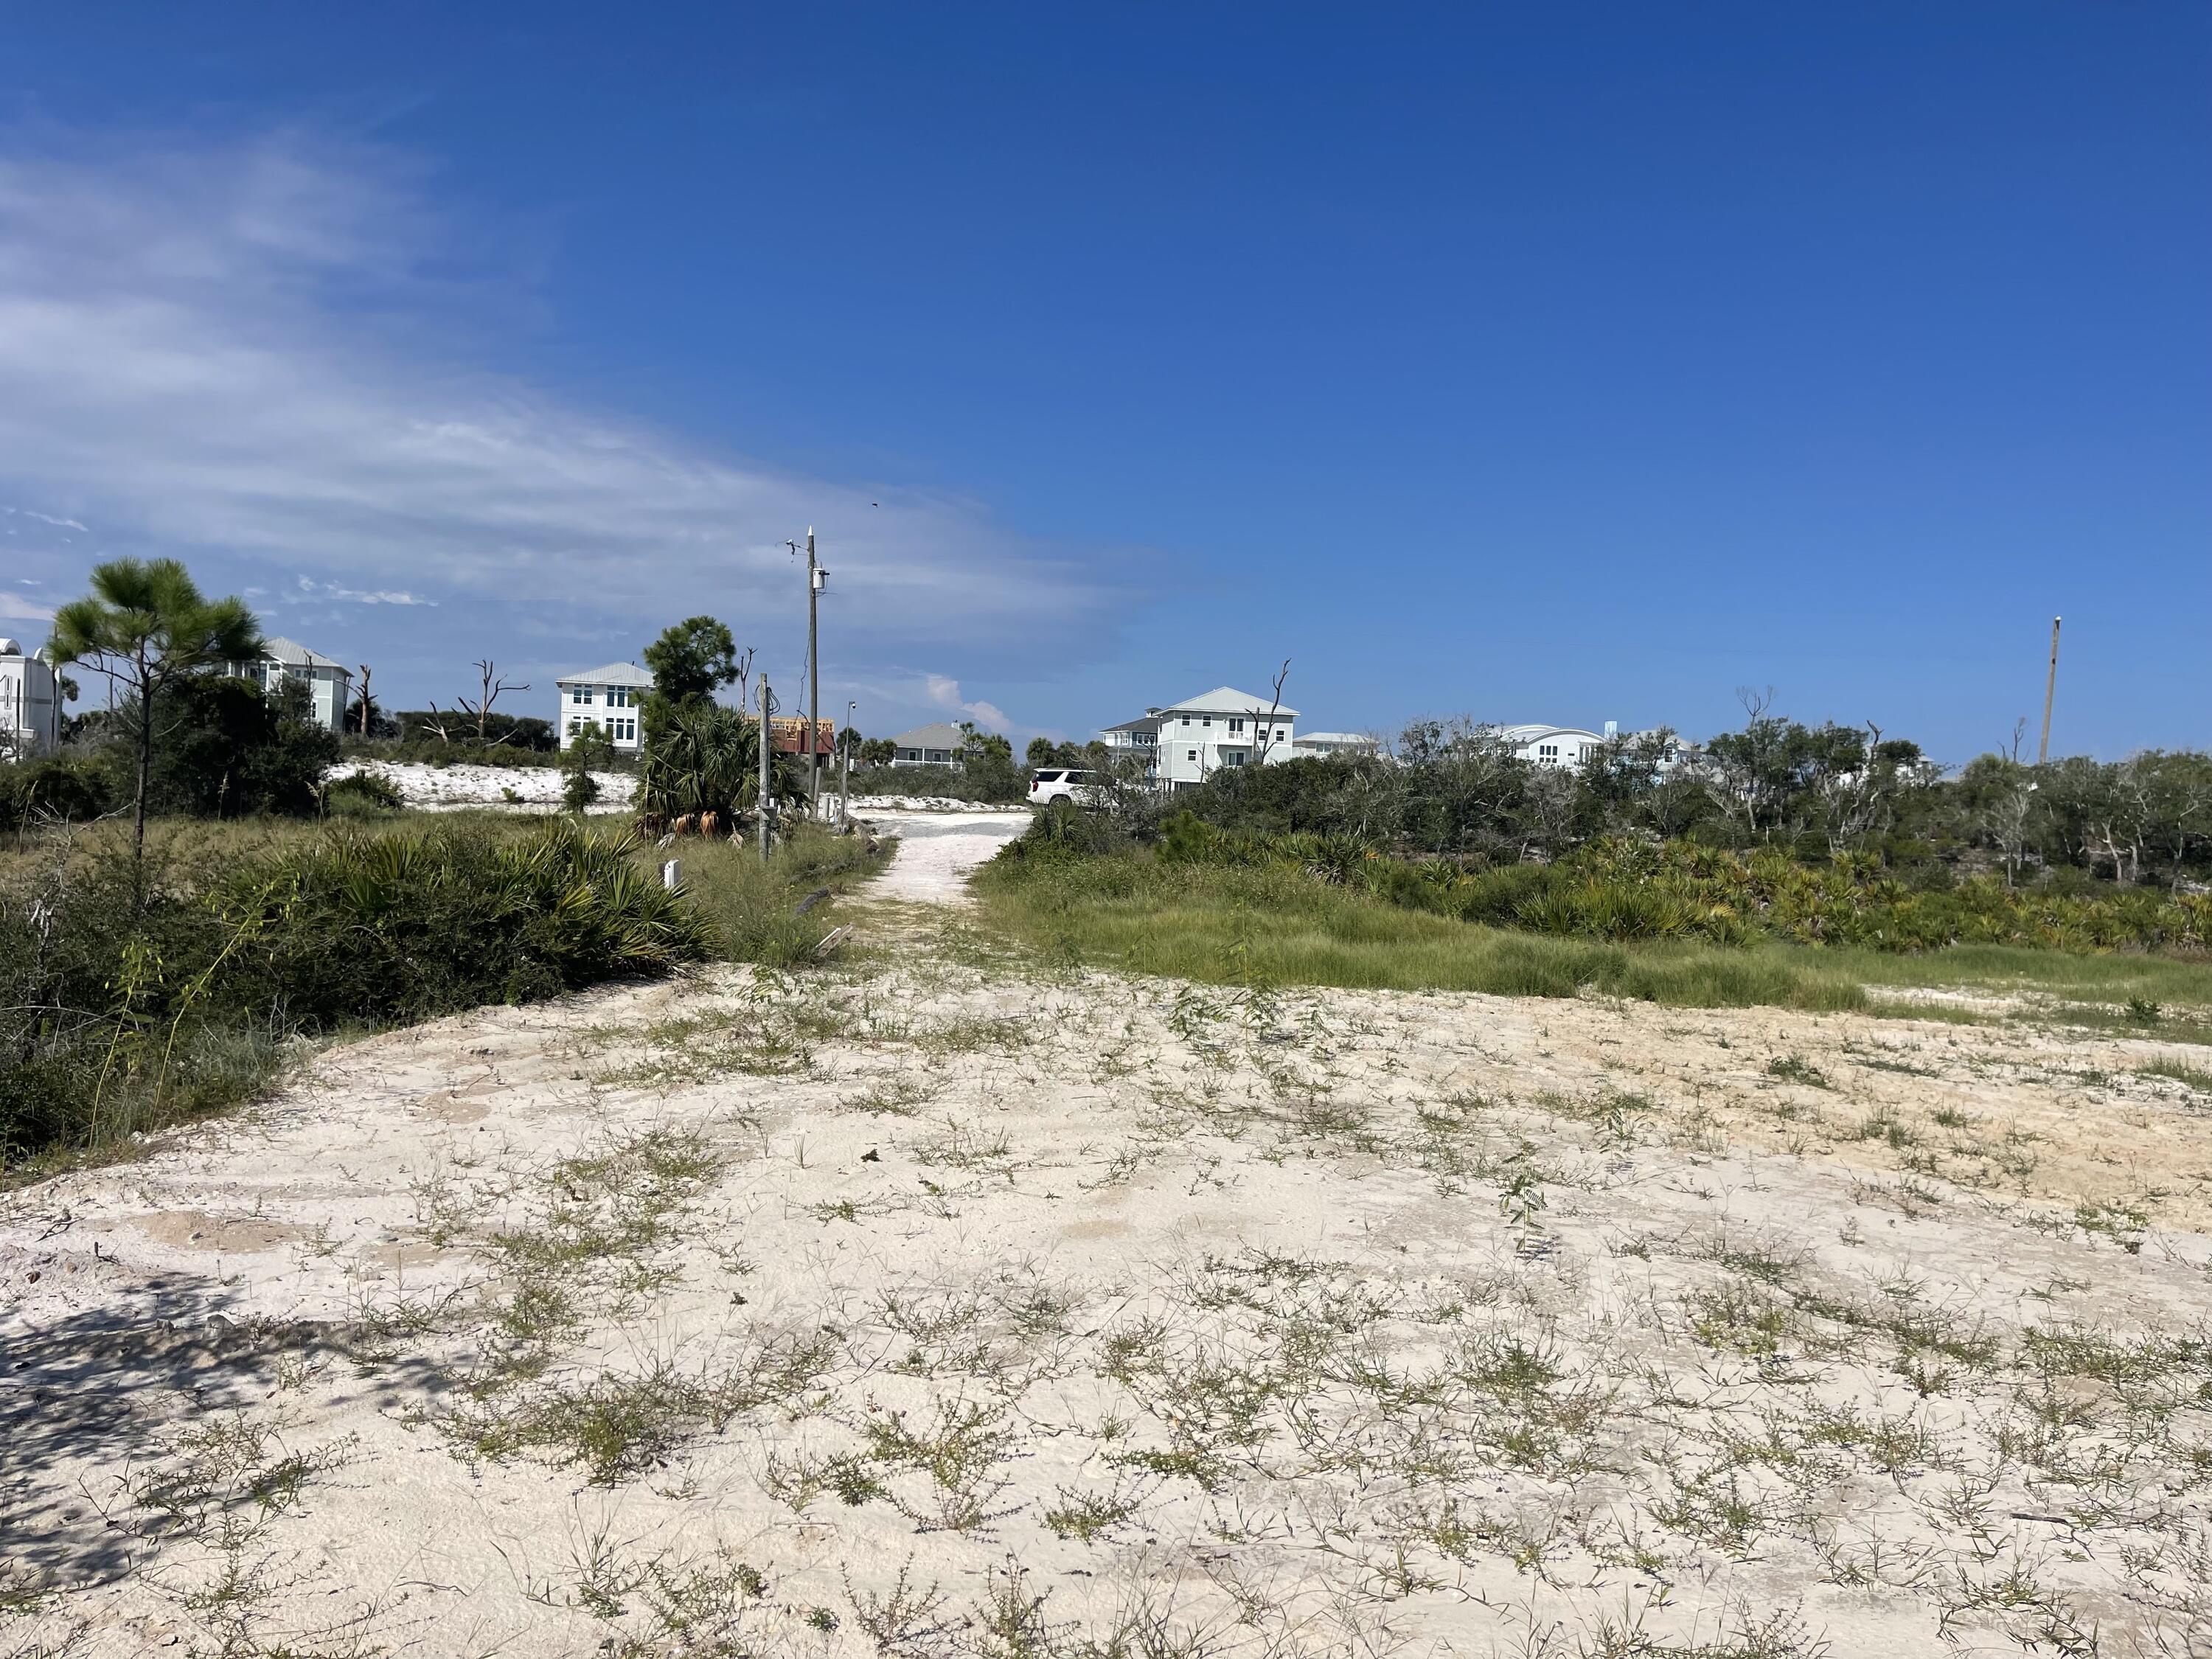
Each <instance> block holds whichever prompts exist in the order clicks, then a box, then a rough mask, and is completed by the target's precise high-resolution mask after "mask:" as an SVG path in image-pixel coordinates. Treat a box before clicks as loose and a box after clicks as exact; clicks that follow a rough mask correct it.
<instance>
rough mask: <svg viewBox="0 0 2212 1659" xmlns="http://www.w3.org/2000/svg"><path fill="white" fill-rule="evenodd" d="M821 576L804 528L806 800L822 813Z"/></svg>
mask: <svg viewBox="0 0 2212 1659" xmlns="http://www.w3.org/2000/svg"><path fill="white" fill-rule="evenodd" d="M821 594H822V573H821V571H820V570H819V569H818V568H817V566H816V565H815V562H814V526H812V525H809V526H806V680H807V690H806V796H807V799H809V800H811V801H812V802H813V803H814V811H815V812H816V813H817V815H818V814H819V813H820V812H821V811H822V657H821V654H820V638H819V636H818V635H817V632H816V629H815V626H814V617H815V611H816V610H817V601H818V600H819V599H820V598H821Z"/></svg>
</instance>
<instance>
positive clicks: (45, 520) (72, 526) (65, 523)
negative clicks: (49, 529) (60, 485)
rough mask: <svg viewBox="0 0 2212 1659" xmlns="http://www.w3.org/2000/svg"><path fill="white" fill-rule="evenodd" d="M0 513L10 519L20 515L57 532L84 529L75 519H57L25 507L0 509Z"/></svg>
mask: <svg viewBox="0 0 2212 1659" xmlns="http://www.w3.org/2000/svg"><path fill="white" fill-rule="evenodd" d="M0 513H7V514H8V515H9V517H10V518H13V517H15V515H16V514H18V513H21V515H22V516H23V517H24V518H27V519H35V520H38V521H39V522H40V524H50V525H52V526H54V527H55V528H56V529H58V530H82V529H84V526H82V525H81V524H79V523H78V522H77V521H76V520H75V519H57V518H55V517H54V516H53V515H52V513H33V511H32V510H31V509H30V508H29V507H0Z"/></svg>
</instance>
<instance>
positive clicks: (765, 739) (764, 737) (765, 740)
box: [753, 668, 769, 864]
mask: <svg viewBox="0 0 2212 1659" xmlns="http://www.w3.org/2000/svg"><path fill="white" fill-rule="evenodd" d="M768 707H769V703H768V671H767V670H766V669H765V668H763V670H761V677H760V793H758V794H757V795H755V796H754V798H753V811H754V812H755V814H756V815H757V817H759V819H760V848H761V862H762V863H763V864H766V863H767V862H768V745H769V734H768Z"/></svg>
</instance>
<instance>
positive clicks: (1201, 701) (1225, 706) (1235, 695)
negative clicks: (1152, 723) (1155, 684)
mask: <svg viewBox="0 0 2212 1659" xmlns="http://www.w3.org/2000/svg"><path fill="white" fill-rule="evenodd" d="M1272 702H1274V698H1273V697H1272V696H1267V697H1255V696H1253V695H1252V694H1251V693H1250V692H1249V691H1239V690H1237V688H1236V687H1235V686H1233V685H1217V686H1215V687H1214V688H1213V690H1211V691H1207V692H1205V693H1203V694H1201V695H1200V696H1195V697H1185V698H1184V699H1183V700H1182V702H1171V703H1170V704H1169V705H1168V706H1167V707H1166V708H1163V709H1161V710H1160V713H1161V714H1259V715H1261V716H1262V717H1264V716H1265V715H1266V714H1267V706H1268V705H1269V704H1270V703H1272ZM1297 715H1298V711H1297V709H1295V708H1287V707H1286V708H1278V709H1276V710H1275V718H1276V719H1277V720H1296V719H1297Z"/></svg>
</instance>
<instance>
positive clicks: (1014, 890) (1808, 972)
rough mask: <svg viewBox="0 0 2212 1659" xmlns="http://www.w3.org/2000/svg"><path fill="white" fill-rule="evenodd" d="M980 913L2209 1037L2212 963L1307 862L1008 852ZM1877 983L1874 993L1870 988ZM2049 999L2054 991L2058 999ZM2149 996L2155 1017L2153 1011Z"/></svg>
mask: <svg viewBox="0 0 2212 1659" xmlns="http://www.w3.org/2000/svg"><path fill="white" fill-rule="evenodd" d="M975 890H976V892H977V894H978V896H980V897H981V900H982V902H983V905H984V909H985V915H987V917H988V918H989V919H990V921H992V922H993V923H994V925H995V926H996V927H999V928H1000V929H1002V930H1003V931H1004V932H1005V933H1007V934H1009V935H1011V936H1012V937H1013V938H1015V939H1018V940H1020V941H1021V942H1023V943H1024V944H1026V945H1030V946H1032V947H1034V948H1036V949H1038V950H1040V951H1043V952H1044V953H1045V954H1046V955H1047V956H1048V957H1052V958H1054V959H1056V960H1060V961H1065V962H1069V963H1083V964H1085V965H1088V966H1093V967H1102V968H1118V969H1126V970H1127V971H1130V972H1134V973H1145V974H1158V975H1166V976H1169V977H1173V978H1180V979H1191V980H1197V981H1210V982H1212V983H1218V984H1262V985H1338V986H1345V987H1352V988H1360V989H1376V990H1451V991H1483V992H1489V993H1492V994H1497V995H1503V996H1545V997H1571V996H1579V995H1590V994H1597V995H1604V996H1615V997H1621V998H1626V999H1629V1000H1640V1001H1649V1002H1657V1003H1664V1004H1668V1005H1671V1006H1680V1007H1701V1008H1703V1007H1745V1006H1783V1007H1794V1008H1805V1009H1812V1010H1817V1011H1840V1010H1851V1011H1857V1012H1868V1013H1872V1014H1875V1015H1877V1016H1880V1017H1883V1018H1901V1019H1925V1020H1942V1021H1946V1022H1948V1023H1951V1024H1987V1023H1990V1021H1992V1020H1994V1019H1996V1018H2001V1017H2002V1016H2001V1015H1999V1014H1997V1013H1996V1012H1990V1011H1984V1010H1976V1009H1971V1008H1962V1007H1959V1006H1954V1005H1951V1004H1946V1003H1932V1002H1921V1001H1917V1000H1908V999H1905V998H1902V997H1882V996H1881V995H1880V994H1879V992H1880V990H1881V988H1883V987H1896V988H1898V989H1899V990H1903V989H1906V988H1917V987H1927V988H1942V989H1957V990H1966V991H1973V992H1983V993H1987V994H1990V995H1992V996H2002V995H2008V994H2033V995H2034V996H2035V997H2036V998H2038V999H2039V1002H2038V1006H2037V1008H2036V1011H2035V1017H2037V1018H2049V1019H2054V1020H2058V1021H2061V1022H2063V1023H2067V1024H2085V1025H2100V1024H2101V1025H2105V1026H2109V1027H2110V1028H2112V1029H2114V1030H2128V1031H2134V1032H2139V1033H2142V1034H2145V1035H2155V1036H2158V1037H2159V1038H2160V1039H2161V1040H2172V1041H2179V1042H2191V1041H2198V1040H2203V1039H2200V1038H2199V1037H2198V1036H2197V1033H2198V1032H2199V1031H2207V1032H2208V1035H2212V1030H2208V1027H2207V1024H2206V1022H2205V1021H2204V1019H2203V1017H2202V1012H2201V1011H2203V1010H2206V1009H2212V963H2204V962H2200V961H2191V960H2184V959H2179V958H2175V957H2158V956H2150V955H2146V954H2142V953H2140V952H2128V953H2112V954H2106V955H2091V954H2081V953H2076V952H2073V951H2058V950H2051V949H2042V948H2037V947H2034V946H2027V945H1957V946H1954V947H1952V948H1949V949H1948V950H1942V951H1927V952H1923V953H1920V954H1901V953H1899V952H1895V951H1882V950H1874V949H1868V948H1863V947H1848V946H1820V945H1795V944H1790V943H1785V942H1783V941H1781V940H1777V939H1753V940H1751V941H1749V942H1747V943H1744V944H1741V945H1717V944H1712V943H1709V942H1707V941H1705V940H1702V939H1668V940H1638V941H1622V942H1607V941H1605V940H1599V939H1583V938H1575V937H1562V936H1559V935H1556V934H1551V933H1531V932H1522V931H1517V930H1513V929H1508V928H1501V927H1489V926H1486V925H1482V924H1480V923H1470V922H1465V921H1459V920H1457V919H1455V917H1453V916H1450V915H1441V914H1438V913H1437V912H1434V911H1430V910H1423V909H1417V908H1408V907H1407V906H1404V905H1402V904H1400V903H1396V902H1391V901H1390V900H1389V899H1387V898H1384V897H1379V896H1374V895H1371V894H1370V893H1369V892H1368V891H1366V890H1364V889H1363V888H1361V887H1358V886H1353V885H1334V884H1330V883H1328V882H1326V881H1322V880H1319V879H1316V878H1315V877H1314V876H1313V875H1312V874H1310V872H1307V871H1305V870H1304V869H1301V868H1300V867H1298V866H1296V865H1293V864H1289V863H1286V862H1281V861H1261V862H1255V863H1252V864H1248V865H1225V864H1219V863H1200V862H1194V861H1178V860H1170V859H1160V858H1155V857H1153V856H1152V855H1150V854H1146V853H1145V852H1142V851H1129V852H1120V853H1114V854H1103V855H1096V856H1088V857H1083V856H1066V857H1028V858H1015V859H1009V858H1005V857H1001V858H1000V859H999V860H994V862H993V863H992V864H991V865H989V866H987V867H986V868H985V869H984V870H983V871H982V872H980V873H979V874H978V876H977V877H976V879H975ZM1870 988H1871V989H1873V990H1875V992H1876V994H1875V995H1874V996H1872V997H1870V996H1869V989H1870ZM2053 999H2056V1000H2055V1001H2054V1000H2053ZM2152 1007H2155V1008H2156V1009H2157V1010H2158V1012H2157V1013H2156V1015H2155V1017H2152V1016H2150V1015H2149V1014H2148V1010H2149V1009H2150V1008H2152Z"/></svg>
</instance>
